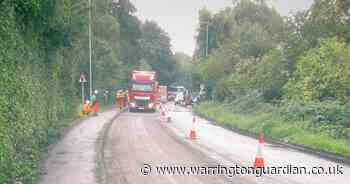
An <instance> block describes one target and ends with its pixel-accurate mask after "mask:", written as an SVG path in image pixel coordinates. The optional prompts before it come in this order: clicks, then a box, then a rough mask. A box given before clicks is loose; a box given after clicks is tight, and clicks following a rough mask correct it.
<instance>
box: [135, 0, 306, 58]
mask: <svg viewBox="0 0 350 184" xmlns="http://www.w3.org/2000/svg"><path fill="white" fill-rule="evenodd" d="M312 1H313V0H272V1H271V5H273V6H274V7H275V8H276V9H277V10H278V11H279V12H280V13H281V14H283V15H287V14H288V13H289V12H295V11H297V10H303V9H307V8H308V7H309V6H310V5H311V4H312ZM131 2H132V3H133V4H134V5H135V6H136V8H137V15H138V17H139V18H141V20H146V19H148V20H153V21H156V22H157V23H158V24H159V25H160V26H161V27H162V28H163V29H164V30H165V31H166V32H168V33H169V35H170V37H171V40H172V50H173V51H174V52H177V51H181V52H185V53H187V54H189V55H192V54H193V51H194V48H195V41H194V37H195V35H196V29H197V27H198V11H199V9H201V8H203V7H207V8H208V9H209V10H211V11H212V12H218V11H220V10H222V9H223V8H225V7H227V6H232V0H131Z"/></svg>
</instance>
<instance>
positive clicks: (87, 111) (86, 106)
mask: <svg viewBox="0 0 350 184" xmlns="http://www.w3.org/2000/svg"><path fill="white" fill-rule="evenodd" d="M90 112H91V108H90V102H89V100H86V101H85V102H84V104H83V114H84V115H89V114H90Z"/></svg>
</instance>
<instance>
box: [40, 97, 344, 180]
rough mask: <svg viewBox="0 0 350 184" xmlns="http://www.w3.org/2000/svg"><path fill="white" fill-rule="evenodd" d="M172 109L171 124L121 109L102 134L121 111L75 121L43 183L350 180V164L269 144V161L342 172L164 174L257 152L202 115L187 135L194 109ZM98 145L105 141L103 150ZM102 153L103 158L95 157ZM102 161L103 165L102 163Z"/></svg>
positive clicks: (251, 142)
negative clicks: (175, 168)
mask: <svg viewBox="0 0 350 184" xmlns="http://www.w3.org/2000/svg"><path fill="white" fill-rule="evenodd" d="M168 109H170V112H169V115H170V116H171V119H172V121H171V122H170V123H166V122H162V121H161V120H160V114H159V113H129V112H125V113H122V114H120V115H119V116H118V118H116V119H115V120H114V121H113V123H112V124H111V126H110V128H109V129H108V131H107V132H106V134H105V135H104V136H101V133H102V132H103V131H102V130H103V127H105V125H106V123H108V122H110V120H111V119H112V118H113V117H114V116H115V115H116V114H117V113H118V112H117V111H116V110H109V111H107V112H104V113H101V114H100V115H99V116H97V117H90V118H88V119H86V120H84V121H83V122H81V123H79V124H77V125H76V126H74V127H73V128H72V129H71V130H70V131H69V132H68V133H67V134H66V136H65V137H64V138H63V139H62V140H61V141H60V142H59V143H58V144H57V145H55V146H54V148H53V149H52V150H51V151H50V154H49V157H48V159H47V160H46V162H45V169H46V174H45V175H43V177H42V180H41V181H40V184H71V183H72V184H100V183H101V181H100V180H98V179H96V178H97V176H98V175H100V177H102V178H103V180H102V181H105V183H106V184H168V183H169V184H230V183H232V184H255V183H256V184H348V183H349V181H350V167H349V166H347V165H345V164H343V163H335V162H332V161H328V160H325V159H322V158H319V157H317V156H314V155H310V154H306V153H302V152H299V151H296V150H293V149H289V148H286V147H281V146H278V145H274V144H268V143H266V144H265V147H264V150H263V155H264V158H265V160H266V165H267V166H277V167H278V166H282V167H283V166H286V165H288V164H291V165H293V166H303V167H307V168H311V167H313V166H319V167H325V168H326V167H328V166H336V165H337V164H338V165H340V166H341V167H342V171H343V173H344V174H343V175H318V176H316V175H298V176H296V175H293V176H290V175H289V176H288V175H269V176H263V177H255V176H254V175H239V176H234V177H228V176H224V175H215V176H205V175H188V174H187V175H186V174H185V175H179V174H175V175H172V174H164V175H161V174H159V173H157V171H156V166H204V167H205V166H209V167H215V166H217V165H218V164H220V165H223V166H227V167H231V166H235V165H236V164H237V165H239V166H252V164H253V161H254V158H255V155H256V151H257V140H256V139H253V138H250V137H246V136H242V135H240V134H237V133H234V132H232V131H229V130H226V129H224V128H221V127H218V126H215V125H214V124H212V123H211V122H209V121H206V120H204V119H200V118H198V120H197V123H196V124H197V126H196V129H197V134H198V137H199V139H197V140H195V141H193V140H189V139H188V135H189V132H190V128H191V119H192V117H193V114H192V113H191V111H189V110H188V109H186V108H182V107H177V106H174V105H171V104H169V105H168ZM101 137H104V139H99V138H101ZM102 143H103V144H102ZM98 145H104V146H103V147H102V148H101V149H102V152H99V151H101V149H100V148H99V147H97V146H98ZM101 153H103V154H102V155H104V156H103V159H102V160H97V158H98V157H97V156H98V155H99V154H101ZM98 162H101V163H103V164H101V165H99V167H98ZM144 164H148V166H150V167H151V168H152V170H151V172H150V173H149V175H143V173H142V172H141V169H142V168H143V167H144ZM101 168H102V169H101ZM96 171H99V172H98V173H96ZM101 171H103V173H101ZM148 171H149V170H148ZM101 184H103V183H101Z"/></svg>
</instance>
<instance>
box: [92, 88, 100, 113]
mask: <svg viewBox="0 0 350 184" xmlns="http://www.w3.org/2000/svg"><path fill="white" fill-rule="evenodd" d="M97 94H98V91H97V90H95V91H94V94H93V95H92V96H91V109H92V113H93V115H95V116H97V115H98V112H99V111H100V103H99V102H98V100H97Z"/></svg>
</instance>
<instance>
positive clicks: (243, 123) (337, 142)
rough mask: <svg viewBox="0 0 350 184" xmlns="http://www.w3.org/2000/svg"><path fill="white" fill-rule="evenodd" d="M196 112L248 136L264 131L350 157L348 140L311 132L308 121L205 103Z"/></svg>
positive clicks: (285, 139)
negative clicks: (295, 120)
mask: <svg viewBox="0 0 350 184" xmlns="http://www.w3.org/2000/svg"><path fill="white" fill-rule="evenodd" d="M194 111H195V112H196V113H197V114H199V115H201V116H203V117H206V118H208V119H211V120H213V121H215V122H216V123H219V124H222V125H225V126H227V127H230V128H235V129H239V130H243V131H247V132H249V133H254V134H258V133H260V132H264V134H265V136H266V137H268V138H271V139H274V140H279V141H283V142H289V143H293V144H297V145H301V146H305V147H308V148H312V149H316V150H320V151H326V152H330V153H335V154H339V155H342V156H345V157H348V158H350V143H349V140H346V139H335V138H333V137H331V136H329V135H327V134H325V133H323V132H315V131H312V130H308V128H307V126H308V123H309V122H307V121H299V122H291V121H285V120H284V119H283V118H282V117H279V116H278V115H277V114H275V113H273V112H259V113H249V114H248V113H239V112H235V111H233V110H232V109H231V108H230V107H229V106H228V105H225V104H219V103H215V102H206V103H202V104H200V105H198V106H196V107H195V108H194Z"/></svg>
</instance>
